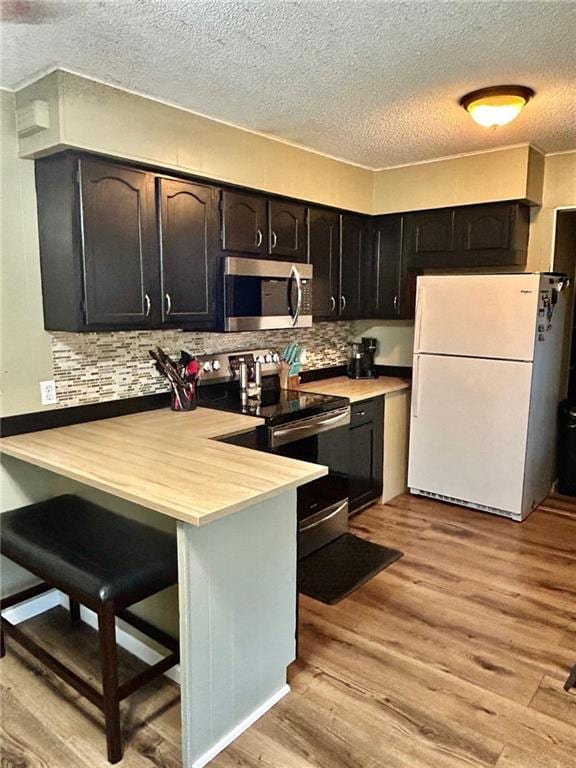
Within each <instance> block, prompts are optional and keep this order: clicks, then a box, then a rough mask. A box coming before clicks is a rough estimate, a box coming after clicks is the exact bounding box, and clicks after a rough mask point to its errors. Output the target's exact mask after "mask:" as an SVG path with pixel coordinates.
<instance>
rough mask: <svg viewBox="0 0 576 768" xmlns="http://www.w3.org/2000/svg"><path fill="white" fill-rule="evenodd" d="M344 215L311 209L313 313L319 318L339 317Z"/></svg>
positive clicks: (320, 209)
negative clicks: (341, 243)
mask: <svg viewBox="0 0 576 768" xmlns="http://www.w3.org/2000/svg"><path fill="white" fill-rule="evenodd" d="M339 235H340V215H339V213H338V212H337V211H329V210H325V209H323V208H310V209H309V211H308V260H309V262H310V263H311V264H312V266H313V267H314V276H313V278H312V281H313V288H312V314H313V315H314V317H315V318H316V319H318V320H329V319H335V318H337V317H338V308H339V307H338V303H339V302H338V298H339V289H340V285H339V265H340V242H339V240H340V237H339Z"/></svg>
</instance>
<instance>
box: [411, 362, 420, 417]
mask: <svg viewBox="0 0 576 768" xmlns="http://www.w3.org/2000/svg"><path fill="white" fill-rule="evenodd" d="M419 384H420V355H414V368H413V371H412V417H413V418H414V419H417V418H418V411H419V407H420V402H419V400H420V386H419Z"/></svg>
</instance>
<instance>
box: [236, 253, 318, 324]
mask: <svg viewBox="0 0 576 768" xmlns="http://www.w3.org/2000/svg"><path fill="white" fill-rule="evenodd" d="M311 325H312V265H311V264H292V263H290V262H287V261H269V260H265V259H246V258H236V257H232V256H229V257H227V258H225V259H224V330H225V331H259V330H268V329H271V328H309V327H310V326H311Z"/></svg>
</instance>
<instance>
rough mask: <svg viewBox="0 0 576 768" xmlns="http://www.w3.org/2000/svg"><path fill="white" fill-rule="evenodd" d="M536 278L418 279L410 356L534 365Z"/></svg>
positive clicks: (453, 277) (538, 281)
mask: <svg viewBox="0 0 576 768" xmlns="http://www.w3.org/2000/svg"><path fill="white" fill-rule="evenodd" d="M539 287H540V276H539V275H536V274H534V275H532V274H525V275H441V276H440V275H439V276H429V275H426V276H423V277H419V278H418V290H417V296H416V332H415V337H414V352H415V353H418V352H426V353H430V354H438V355H460V356H469V357H489V358H498V359H504V360H532V359H533V356H534V341H535V334H536V326H537V315H538V299H539Z"/></svg>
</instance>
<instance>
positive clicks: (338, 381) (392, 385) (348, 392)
mask: <svg viewBox="0 0 576 768" xmlns="http://www.w3.org/2000/svg"><path fill="white" fill-rule="evenodd" d="M299 389H302V390H303V391H304V392H317V393H318V394H320V395H336V396H338V397H347V398H348V399H349V400H350V402H351V403H358V402H360V401H361V400H368V399H369V398H370V397H379V396H380V395H389V394H390V393H391V392H398V391H400V390H401V389H410V381H409V380H408V379H400V378H397V377H396V376H381V377H380V378H379V379H349V378H348V377H347V376H336V377H334V378H332V379H320V380H319V381H309V382H308V383H307V384H300V387H299Z"/></svg>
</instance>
